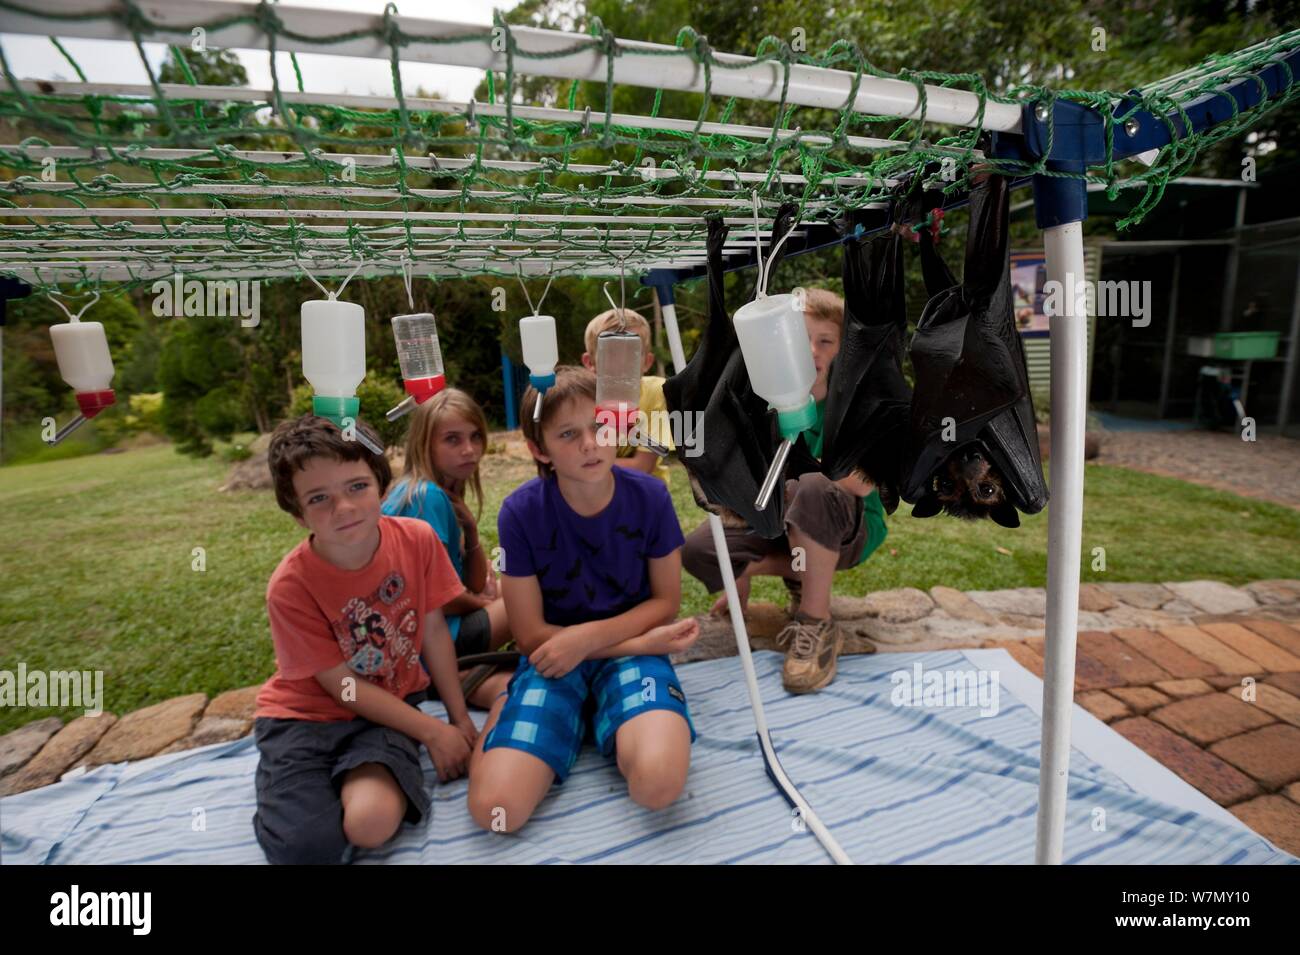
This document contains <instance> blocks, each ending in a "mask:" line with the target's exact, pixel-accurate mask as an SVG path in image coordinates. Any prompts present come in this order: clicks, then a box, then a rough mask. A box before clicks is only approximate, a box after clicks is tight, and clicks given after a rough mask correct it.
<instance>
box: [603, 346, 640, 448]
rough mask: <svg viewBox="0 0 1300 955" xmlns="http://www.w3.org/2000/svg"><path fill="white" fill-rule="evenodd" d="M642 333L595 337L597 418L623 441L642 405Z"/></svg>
mask: <svg viewBox="0 0 1300 955" xmlns="http://www.w3.org/2000/svg"><path fill="white" fill-rule="evenodd" d="M641 348H642V345H641V336H640V335H636V334H634V333H632V332H602V333H601V334H600V336H599V337H598V338H597V339H596V420H597V421H598V422H600V423H601V424H602V425H606V426H609V427H613V428H615V429H616V430H617V432H618V439H619V443H620V444H623V443H625V441H626V439H627V432H628V429H629V427H630V426H631V424H632V422H633V421H635V420H636V417H637V410H638V406H639V405H640V404H641Z"/></svg>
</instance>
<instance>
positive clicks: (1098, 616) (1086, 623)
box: [1078, 610, 1110, 630]
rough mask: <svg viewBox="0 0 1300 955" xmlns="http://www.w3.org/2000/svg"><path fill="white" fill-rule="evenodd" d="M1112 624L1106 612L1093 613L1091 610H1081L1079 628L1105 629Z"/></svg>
mask: <svg viewBox="0 0 1300 955" xmlns="http://www.w3.org/2000/svg"><path fill="white" fill-rule="evenodd" d="M1108 626H1110V618H1108V617H1107V616H1106V615H1105V614H1104V613H1093V612H1092V611H1090V610H1080V611H1079V623H1078V629H1079V630H1105V629H1106V628H1107V627H1108Z"/></svg>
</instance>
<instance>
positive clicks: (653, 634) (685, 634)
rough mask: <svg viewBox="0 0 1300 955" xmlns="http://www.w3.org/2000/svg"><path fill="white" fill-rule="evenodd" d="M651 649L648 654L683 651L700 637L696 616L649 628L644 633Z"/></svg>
mask: <svg viewBox="0 0 1300 955" xmlns="http://www.w3.org/2000/svg"><path fill="white" fill-rule="evenodd" d="M643 636H644V637H645V639H646V642H647V643H648V644H649V647H650V648H651V649H648V650H647V651H646V652H647V654H650V655H654V654H664V655H665V656H666V655H668V654H671V653H681V652H682V651H684V650H686V649H687V648H688V647H690V645H691V644H693V643H694V642H695V641H696V640H698V639H699V638H700V624H699V621H698V620H696V619H695V618H694V617H687V618H686V619H684V620H674V621H673V622H672V623H666V624H664V625H663V626H660V627H655V628H654V629H653V630H647V631H646V632H645V634H644V635H643Z"/></svg>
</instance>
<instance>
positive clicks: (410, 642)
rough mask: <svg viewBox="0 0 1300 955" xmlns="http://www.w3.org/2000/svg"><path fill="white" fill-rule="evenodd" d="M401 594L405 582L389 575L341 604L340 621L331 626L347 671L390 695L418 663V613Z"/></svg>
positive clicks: (395, 574) (404, 588)
mask: <svg viewBox="0 0 1300 955" xmlns="http://www.w3.org/2000/svg"><path fill="white" fill-rule="evenodd" d="M405 591H406V581H405V580H404V579H403V578H402V575H401V574H400V573H398V572H397V571H393V572H392V573H391V574H389V575H388V576H387V577H385V578H384V580H383V582H382V583H381V584H380V585H379V587H378V588H377V589H376V590H375V591H374V592H373V593H371V594H369V595H367V596H365V597H353V598H352V599H350V600H349V601H348V602H347V603H346V604H344V605H343V610H342V616H341V618H340V619H338V620H335V621H333V622H332V623H331V627H332V629H333V630H334V637H335V639H336V640H338V643H339V648H340V649H341V650H342V651H343V657H344V659H345V660H346V661H347V664H348V667H349V668H351V669H352V670H353V671H355V672H356V673H358V674H360V675H361V676H364V677H367V678H369V679H370V680H371V682H374V683H378V684H379V685H380V686H383V687H384V688H385V689H387V690H389V691H390V692H391V691H395V689H396V688H397V687H398V686H399V685H400V683H401V681H400V679H399V677H400V675H401V673H402V672H403V671H404V670H405V669H406V668H408V667H411V666H415V665H416V664H418V662H419V659H420V654H419V650H418V649H417V643H416V632H417V630H418V629H419V625H420V621H419V613H418V611H417V610H416V608H415V607H414V606H412V599H411V598H410V597H409V596H408V597H403V596H402V595H403V593H404V592H405Z"/></svg>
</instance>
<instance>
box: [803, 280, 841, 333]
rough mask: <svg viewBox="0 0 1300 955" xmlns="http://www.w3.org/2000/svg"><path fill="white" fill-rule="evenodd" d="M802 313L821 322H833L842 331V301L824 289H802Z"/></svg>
mask: <svg viewBox="0 0 1300 955" xmlns="http://www.w3.org/2000/svg"><path fill="white" fill-rule="evenodd" d="M803 313H804V314H805V315H807V316H809V317H810V318H814V319H816V320H817V321H821V322H834V323H835V324H836V325H838V326H839V327H840V330H841V331H842V330H843V329H844V299H842V298H840V297H839V296H838V295H836V294H835V293H834V292H832V291H830V290H829V289H824V288H809V289H804V300H803Z"/></svg>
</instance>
